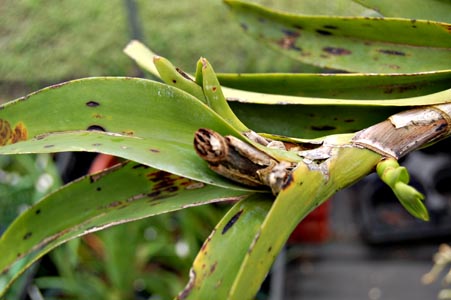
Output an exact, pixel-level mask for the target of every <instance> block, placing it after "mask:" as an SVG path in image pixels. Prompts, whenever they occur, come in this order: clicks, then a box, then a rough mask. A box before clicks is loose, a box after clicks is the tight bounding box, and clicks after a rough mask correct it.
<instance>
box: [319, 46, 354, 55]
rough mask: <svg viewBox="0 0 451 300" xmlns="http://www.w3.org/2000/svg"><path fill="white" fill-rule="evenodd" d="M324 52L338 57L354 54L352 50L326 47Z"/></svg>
mask: <svg viewBox="0 0 451 300" xmlns="http://www.w3.org/2000/svg"><path fill="white" fill-rule="evenodd" d="M322 50H323V51H324V52H326V53H328V54H331V55H337V56H341V55H350V54H351V53H352V51H351V50H348V49H345V48H340V47H324V48H323V49H322Z"/></svg>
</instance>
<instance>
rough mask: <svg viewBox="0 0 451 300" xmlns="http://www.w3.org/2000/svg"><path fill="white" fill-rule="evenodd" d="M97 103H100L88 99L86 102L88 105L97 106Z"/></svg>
mask: <svg viewBox="0 0 451 300" xmlns="http://www.w3.org/2000/svg"><path fill="white" fill-rule="evenodd" d="M99 105H100V103H99V102H96V101H88V102H86V106H88V107H97V106H99Z"/></svg>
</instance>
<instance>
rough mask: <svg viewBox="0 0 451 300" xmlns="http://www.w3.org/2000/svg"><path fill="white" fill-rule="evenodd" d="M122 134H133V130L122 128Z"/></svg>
mask: <svg viewBox="0 0 451 300" xmlns="http://www.w3.org/2000/svg"><path fill="white" fill-rule="evenodd" d="M122 134H123V135H127V136H134V135H135V131H133V130H131V129H130V130H123V131H122Z"/></svg>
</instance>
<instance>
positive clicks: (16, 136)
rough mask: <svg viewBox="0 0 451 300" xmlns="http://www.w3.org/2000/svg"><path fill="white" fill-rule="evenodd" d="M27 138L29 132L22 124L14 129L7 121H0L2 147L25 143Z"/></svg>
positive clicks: (0, 142)
mask: <svg viewBox="0 0 451 300" xmlns="http://www.w3.org/2000/svg"><path fill="white" fill-rule="evenodd" d="M27 138H28V131H27V128H26V127H25V125H24V124H23V123H22V122H19V123H18V124H17V125H16V126H15V127H14V128H12V127H11V125H10V123H9V122H8V121H7V120H2V119H0V146H4V145H7V144H14V143H17V142H20V141H25V140H26V139H27Z"/></svg>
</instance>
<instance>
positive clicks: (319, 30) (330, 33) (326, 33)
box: [315, 29, 333, 36]
mask: <svg viewBox="0 0 451 300" xmlns="http://www.w3.org/2000/svg"><path fill="white" fill-rule="evenodd" d="M315 31H316V32H317V33H319V34H321V35H324V36H327V35H333V33H332V32H330V31H327V30H324V29H317V30H315Z"/></svg>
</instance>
